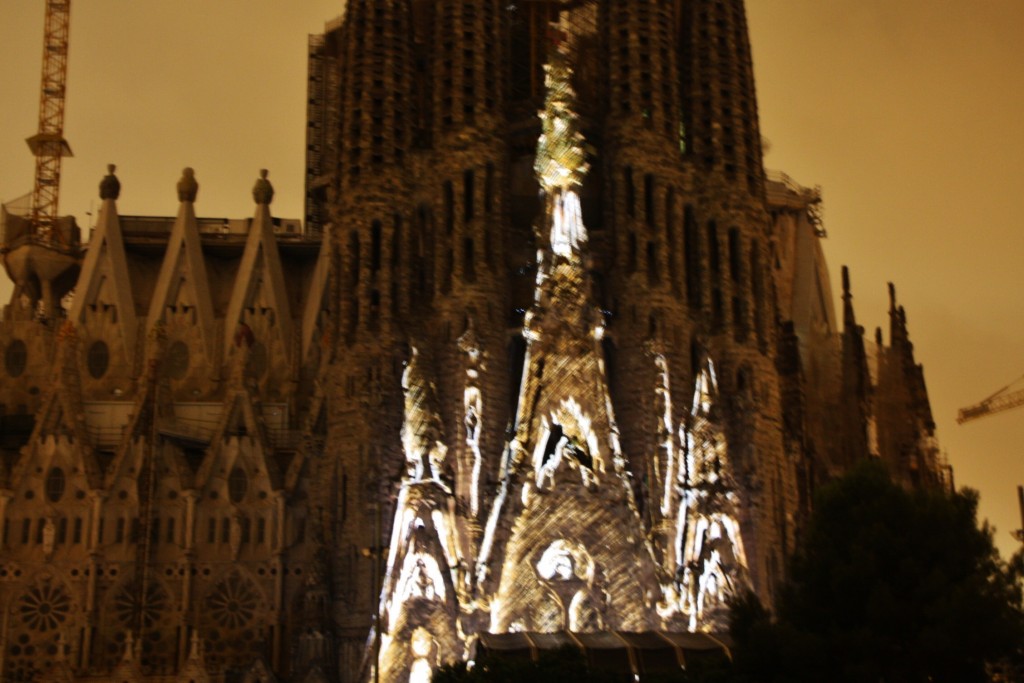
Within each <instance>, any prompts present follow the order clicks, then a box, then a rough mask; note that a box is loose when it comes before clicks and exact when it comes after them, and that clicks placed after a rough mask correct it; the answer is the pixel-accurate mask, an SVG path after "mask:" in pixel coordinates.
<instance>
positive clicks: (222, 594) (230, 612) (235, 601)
mask: <svg viewBox="0 0 1024 683" xmlns="http://www.w3.org/2000/svg"><path fill="white" fill-rule="evenodd" d="M258 602H259V594H258V593H257V591H256V588H255V587H254V586H253V585H252V584H251V583H249V582H248V581H246V580H245V579H242V578H241V577H238V576H231V577H229V578H227V579H225V580H224V581H221V582H220V583H219V584H217V587H216V588H214V589H213V592H212V593H211V594H210V597H209V598H207V608H208V609H209V610H210V614H211V616H212V617H213V619H214V621H216V622H217V623H218V624H219V625H220V626H221V627H222V628H242V627H243V626H246V625H248V624H250V623H251V622H252V619H253V617H254V616H255V614H256V606H257V603H258Z"/></svg>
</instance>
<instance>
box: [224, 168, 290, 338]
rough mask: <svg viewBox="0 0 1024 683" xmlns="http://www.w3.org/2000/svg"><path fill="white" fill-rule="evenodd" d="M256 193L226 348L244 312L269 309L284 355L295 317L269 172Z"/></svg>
mask: <svg viewBox="0 0 1024 683" xmlns="http://www.w3.org/2000/svg"><path fill="white" fill-rule="evenodd" d="M261 176H262V177H261V178H260V180H258V181H257V183H256V187H255V188H254V190H253V195H254V198H255V199H256V202H257V204H256V215H255V217H254V218H253V221H252V225H251V226H250V227H249V238H248V240H247V241H246V243H245V252H244V253H243V254H242V264H241V266H240V267H239V269H238V279H237V280H236V281H235V287H234V291H233V293H232V295H231V303H230V304H229V305H228V315H227V319H226V320H225V321H224V335H225V338H224V348H225V349H228V348H230V345H231V341H232V338H233V337H234V334H235V330H236V328H237V327H238V324H239V323H245V322H246V321H245V317H244V316H245V311H246V310H247V309H248V310H253V309H262V308H268V309H270V310H272V311H273V312H274V325H273V326H272V328H271V334H275V335H277V336H278V337H279V339H280V341H281V344H282V347H283V349H284V353H285V354H286V357H287V355H289V354H290V349H291V344H290V343H289V342H290V341H291V330H292V317H291V311H290V309H289V304H288V293H287V289H286V288H285V283H284V271H283V269H282V268H281V256H280V254H279V253H278V249H277V239H276V238H275V237H274V222H273V219H272V218H271V215H270V199H271V198H272V197H273V188H271V187H270V181H268V180H267V172H266V170H263V171H261Z"/></svg>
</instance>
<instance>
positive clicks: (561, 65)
mask: <svg viewBox="0 0 1024 683" xmlns="http://www.w3.org/2000/svg"><path fill="white" fill-rule="evenodd" d="M572 53H573V46H572V36H571V35H570V34H568V33H567V32H565V31H562V32H561V33H560V34H559V38H558V39H557V41H556V44H555V45H554V46H553V50H552V57H551V62H550V64H549V65H548V66H547V67H546V85H547V90H548V92H547V98H546V103H545V110H544V112H543V113H542V114H541V120H542V126H543V131H544V133H543V135H542V136H541V139H540V141H539V142H538V145H537V158H536V164H535V167H534V168H535V170H536V173H537V177H538V180H539V181H540V183H541V186H542V188H543V189H544V191H545V202H546V204H545V206H546V217H547V220H546V223H545V225H544V228H545V231H544V234H543V237H544V238H546V244H547V248H546V249H543V250H542V251H541V254H540V264H539V265H540V267H539V269H538V275H537V284H536V289H535V295H534V305H533V306H532V308H531V309H530V310H529V311H528V313H527V316H526V327H525V329H524V336H525V338H526V340H527V354H526V362H525V365H524V368H523V379H522V383H521V385H520V386H521V388H520V399H519V408H518V412H517V415H516V419H515V424H514V436H513V438H512V441H511V443H510V444H509V446H508V449H507V462H506V463H505V468H504V471H503V474H504V478H503V481H502V484H501V490H500V492H499V495H498V498H497V500H496V502H495V505H494V509H493V510H492V513H491V516H490V519H489V520H488V525H487V529H486V532H485V535H484V541H483V544H482V548H481V553H480V559H479V562H478V567H477V577H478V581H480V582H481V584H482V585H481V589H483V590H484V591H485V592H487V593H489V594H491V595H492V596H493V597H492V598H491V601H490V614H489V617H490V629H491V630H492V631H494V632H505V631H514V630H532V631H545V632H550V631H558V630H563V629H566V628H569V629H573V630H596V629H599V628H609V629H623V630H645V629H648V628H652V627H653V626H654V624H653V620H652V613H653V610H652V609H651V608H652V602H653V600H654V596H653V595H651V593H650V591H649V587H650V586H656V585H657V583H658V582H657V580H656V576H655V575H656V570H655V566H654V561H653V554H652V551H651V547H650V545H649V543H648V541H647V536H646V534H645V533H644V531H643V526H642V523H641V520H640V516H639V513H638V511H637V507H636V504H635V501H634V500H633V493H632V488H631V486H630V483H629V479H628V475H627V470H626V459H625V457H624V455H623V454H622V451H621V449H620V447H619V441H618V431H617V428H616V426H615V419H614V416H613V411H612V408H611V401H610V398H609V395H608V388H607V379H606V377H605V374H604V364H603V359H602V353H601V348H600V340H601V338H602V335H603V330H604V320H603V316H602V313H601V311H600V309H599V308H598V307H597V306H596V305H595V304H594V303H593V300H592V294H591V282H590V278H589V275H588V272H587V268H586V266H585V265H584V264H585V259H586V254H585V250H586V244H587V232H586V228H585V226H584V225H583V221H582V216H581V212H580V210H579V198H578V194H577V193H578V189H579V185H580V183H581V181H582V179H583V177H584V175H585V174H586V171H587V164H586V161H585V155H584V152H583V138H582V136H581V135H580V134H579V132H578V130H577V125H576V116H575V113H574V106H573V105H574V97H575V96H574V93H573V89H572V87H571V84H570V80H571V76H572V70H571V68H570V65H571V58H572ZM624 557H628V558H630V561H629V562H623V561H622V558H624Z"/></svg>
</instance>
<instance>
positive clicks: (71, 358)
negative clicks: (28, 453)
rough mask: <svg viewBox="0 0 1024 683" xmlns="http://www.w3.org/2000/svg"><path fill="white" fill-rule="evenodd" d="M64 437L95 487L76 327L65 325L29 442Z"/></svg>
mask: <svg viewBox="0 0 1024 683" xmlns="http://www.w3.org/2000/svg"><path fill="white" fill-rule="evenodd" d="M58 438H65V439H67V440H68V441H69V442H70V444H71V451H72V457H73V458H74V460H76V461H77V465H78V466H79V467H80V468H81V469H82V471H83V472H84V473H85V475H86V477H87V478H88V480H89V483H90V485H92V486H94V487H98V486H99V483H100V477H101V473H100V468H99V466H98V465H97V463H96V459H95V456H94V453H93V448H92V441H91V439H90V437H89V432H88V429H87V427H86V423H85V411H84V409H83V407H82V392H81V387H80V385H79V377H78V334H77V331H76V330H75V326H74V325H73V324H72V323H71V322H70V321H68V322H65V323H64V326H63V327H62V328H61V330H60V333H59V335H58V337H57V354H56V358H55V360H54V370H53V379H52V381H51V382H50V384H49V389H48V391H47V393H46V395H45V397H44V398H43V401H42V405H41V406H40V409H39V411H38V413H37V414H36V424H35V429H34V430H33V433H32V437H31V439H30V440H29V443H30V444H32V447H33V448H38V447H39V446H40V445H42V444H44V443H46V442H47V441H48V440H49V439H58ZM30 460H32V459H31V458H24V457H23V458H22V459H21V461H19V463H18V465H17V466H16V467H15V471H14V472H13V473H12V474H13V476H12V481H17V480H19V479H20V477H21V476H23V474H25V471H24V470H26V469H27V468H28V467H29V461H30Z"/></svg>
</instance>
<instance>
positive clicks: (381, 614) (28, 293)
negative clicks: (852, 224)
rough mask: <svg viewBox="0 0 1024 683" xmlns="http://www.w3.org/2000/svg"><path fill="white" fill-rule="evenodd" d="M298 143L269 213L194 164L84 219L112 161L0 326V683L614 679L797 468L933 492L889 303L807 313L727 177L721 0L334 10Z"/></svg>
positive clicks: (817, 302) (437, 3)
mask: <svg viewBox="0 0 1024 683" xmlns="http://www.w3.org/2000/svg"><path fill="white" fill-rule="evenodd" d="M307 142H308V144H307V174H308V177H307V196H306V215H305V217H304V219H305V220H304V221H298V220H286V219H281V218H279V217H275V216H274V215H273V213H272V206H273V197H274V189H273V187H272V185H271V182H270V178H269V174H268V173H267V172H266V171H264V172H262V173H260V175H259V178H258V179H257V180H256V183H255V186H254V189H253V201H254V209H253V214H252V217H251V218H245V219H240V220H224V219H207V218H202V217H200V216H198V215H197V207H198V206H201V204H200V203H199V199H198V197H199V183H198V180H197V177H198V176H200V175H201V169H200V171H193V170H192V169H185V171H184V172H183V174H182V176H181V180H180V181H179V182H178V184H177V186H176V188H175V190H176V197H177V210H176V215H175V216H172V217H166V218H159V217H141V216H121V215H119V213H118V210H117V201H118V199H119V196H120V183H119V181H118V179H117V177H116V175H115V169H114V168H113V166H111V168H110V169H109V172H108V174H107V176H106V177H105V178H104V179H103V181H102V183H101V185H100V196H101V200H102V205H101V209H100V212H99V216H98V220H97V224H96V227H95V229H94V231H93V233H92V237H91V239H90V241H89V246H88V250H87V253H86V255H85V257H84V260H83V262H82V263H81V264H80V265H81V273H80V275H79V276H78V280H77V284H76V285H75V286H74V288H73V296H72V298H71V300H70V302H65V304H66V305H65V306H64V307H62V308H57V309H53V308H52V307H50V308H47V309H46V310H43V309H42V308H40V307H39V306H38V305H36V304H37V302H36V301H35V300H34V299H33V292H35V291H36V289H38V288H35V289H34V288H33V287H32V286H31V284H32V283H31V282H29V283H28V284H27V285H26V286H25V287H23V288H22V290H20V291H19V294H18V296H17V297H16V298H15V300H14V301H12V302H11V303H10V304H9V305H8V306H6V307H5V309H4V313H3V320H2V322H0V354H2V357H3V363H2V366H0V524H2V553H0V610H3V611H2V619H0V677H3V678H4V680H11V681H19V682H27V681H34V680H39V681H62V682H63V681H97V682H101V681H118V683H121V682H123V681H129V682H131V683H139V682H143V681H145V682H150V683H156V682H157V681H159V682H160V683H168V682H170V681H174V682H175V683H186V682H197V681H204V682H207V681H208V682H215V683H232V682H235V681H244V682H245V683H253V682H255V681H260V682H261V683H266V682H268V681H278V682H280V683H283V682H284V681H291V682H294V683H342V682H344V683H350V682H352V683H354V682H356V681H365V680H369V679H372V678H373V677H377V678H379V680H383V681H395V682H399V681H401V682H404V681H414V682H422V681H427V680H429V677H430V672H431V670H432V669H433V668H435V667H436V666H438V665H439V664H441V663H444V662H450V661H457V660H463V659H468V658H472V657H475V656H477V655H478V654H479V653H480V652H482V651H484V650H486V649H487V648H488V647H491V646H495V644H497V646H498V647H502V648H505V649H506V650H510V651H511V650H515V649H516V648H519V649H520V650H523V651H527V652H528V651H530V650H536V649H537V648H539V647H552V646H557V645H558V644H560V643H570V644H575V645H577V646H582V647H585V648H595V649H598V650H602V649H608V648H613V649H614V648H620V649H621V648H622V647H623V645H624V644H625V645H628V648H630V652H629V654H628V656H627V655H625V654H623V655H622V656H621V657H620V658H619V660H621V662H622V666H623V667H625V668H624V669H623V671H624V672H629V673H630V676H632V674H633V673H636V674H638V675H639V674H642V673H644V672H645V671H647V670H646V669H644V671H641V670H640V669H639V668H636V667H639V666H640V664H638V662H641V661H642V660H643V657H640V656H639V655H637V654H636V652H634V650H642V649H644V648H648V649H650V648H658V647H660V648H669V649H673V650H675V652H676V655H673V657H670V658H669V659H670V660H671V661H673V662H675V661H677V660H676V659H674V657H675V656H680V657H681V656H682V655H681V654H680V653H681V649H680V648H683V647H684V645H685V644H686V643H690V644H692V643H694V642H708V643H710V642H713V641H711V640H708V641H700V640H699V636H694V635H686V636H685V637H684V636H682V635H680V634H692V633H701V632H712V633H713V632H717V631H720V630H722V629H723V628H724V621H723V618H724V605H725V600H726V599H727V598H728V596H729V595H730V594H733V593H735V592H737V591H741V590H746V589H747V588H752V589H753V590H755V591H756V592H757V593H758V594H759V595H760V596H761V598H762V600H763V601H764V602H765V603H766V604H768V605H771V604H772V603H773V599H774V597H773V591H774V588H775V586H776V584H777V582H778V581H779V580H780V579H782V578H783V576H782V572H783V567H784V560H785V557H786V556H787V554H788V553H789V552H790V551H791V550H792V548H793V546H794V543H795V540H796V539H797V537H798V535H799V533H800V528H801V524H802V523H803V522H804V520H805V519H806V516H807V515H808V514H810V504H809V500H810V494H811V491H812V490H813V487H814V485H815V484H816V483H817V482H819V481H822V480H824V479H827V478H828V477H830V476H834V475H836V474H838V473H840V472H842V471H843V469H844V468H846V467H849V466H850V464H851V463H852V462H854V461H855V460H857V459H860V458H867V457H877V458H879V459H881V460H883V461H884V462H885V463H887V464H888V465H889V466H890V468H891V470H892V471H893V473H894V476H896V477H897V478H898V479H899V480H901V481H903V482H905V483H906V484H907V485H934V486H942V485H947V484H948V472H947V469H946V468H945V467H944V465H943V464H942V463H941V462H940V459H939V457H938V449H937V446H936V444H935V440H934V422H933V421H932V419H931V414H930V409H929V406H928V398H927V392H926V389H925V385H924V376H923V371H922V369H921V367H920V366H919V365H917V363H916V362H915V360H914V354H913V345H912V344H911V342H910V338H909V334H908V331H907V316H906V313H905V311H904V310H903V308H902V307H900V306H899V305H898V304H897V302H896V297H895V290H894V289H892V290H891V297H892V307H891V308H892V310H891V314H890V318H891V321H890V322H891V326H890V332H889V343H888V345H886V343H885V340H884V336H883V334H882V332H881V331H878V332H877V333H876V334H875V336H874V338H873V340H867V341H866V340H865V338H864V330H863V328H862V327H860V326H859V325H858V323H857V319H856V316H855V313H854V308H853V294H852V288H851V286H850V277H849V274H848V273H846V272H845V271H844V274H843V280H842V281H843V293H842V302H843V309H842V316H841V320H842V324H841V326H840V324H839V323H838V322H837V316H836V314H835V311H834V310H833V305H832V294H831V290H830V285H829V277H828V270H827V267H826V264H825V262H824V258H823V255H822V251H821V248H820V241H821V239H823V238H824V237H825V232H824V228H823V225H822V222H821V214H820V203H821V196H820V193H819V192H818V191H817V190H812V189H808V188H804V187H802V186H800V185H798V184H797V183H795V182H793V181H792V180H791V179H789V178H788V177H786V176H784V175H782V174H772V173H766V172H765V170H764V168H763V165H762V159H761V134H760V130H759V125H758V119H757V104H756V97H755V90H754V82H753V69H752V64H751V57H750V45H749V40H748V35H747V27H746V20H745V11H744V6H743V2H742V0H628V1H627V0H522V1H520V2H515V3H509V2H504V1H499V0H348V2H347V4H346V6H345V8H344V14H343V15H342V16H341V17H339V18H338V19H337V20H335V21H333V22H331V23H330V24H328V26H327V28H326V30H325V32H324V34H323V35H319V36H314V37H313V38H311V40H310V45H309V99H308V127H307ZM168 189H170V188H168ZM26 225H27V223H26V219H25V218H24V217H23V216H21V215H19V213H18V211H17V210H16V209H15V208H14V207H4V225H3V231H2V235H3V245H4V249H3V251H2V253H3V255H4V259H5V265H6V266H7V267H8V268H10V267H12V265H11V264H10V263H8V261H9V258H8V256H7V255H8V254H9V253H10V248H11V246H12V245H15V244H16V242H17V240H18V239H19V235H21V234H22V233H23V232H24V229H25V226H26ZM37 298H38V297H37ZM613 634H615V635H613ZM687 639H689V640H687ZM694 639H697V640H694ZM609 661H610V660H609ZM666 661H669V660H666ZM679 661H682V660H681V659H680V660H679ZM645 666H646V665H645Z"/></svg>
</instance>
